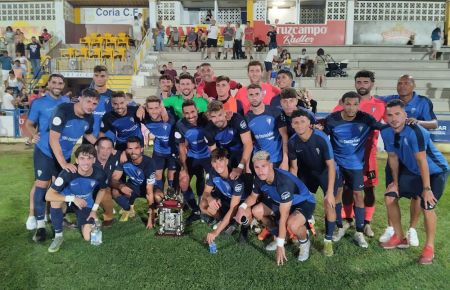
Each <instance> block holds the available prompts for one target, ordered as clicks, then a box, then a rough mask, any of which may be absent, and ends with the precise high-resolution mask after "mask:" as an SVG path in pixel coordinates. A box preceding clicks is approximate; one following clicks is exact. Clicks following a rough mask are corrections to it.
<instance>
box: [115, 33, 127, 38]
mask: <svg viewBox="0 0 450 290" xmlns="http://www.w3.org/2000/svg"><path fill="white" fill-rule="evenodd" d="M117 37H118V38H124V37H127V34H126V33H125V32H119V33H117Z"/></svg>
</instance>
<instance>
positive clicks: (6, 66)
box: [0, 51, 13, 88]
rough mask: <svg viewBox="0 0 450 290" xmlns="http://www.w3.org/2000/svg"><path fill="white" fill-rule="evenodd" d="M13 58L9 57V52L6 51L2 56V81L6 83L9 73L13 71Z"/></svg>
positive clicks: (0, 59) (0, 61) (0, 60)
mask: <svg viewBox="0 0 450 290" xmlns="http://www.w3.org/2000/svg"><path fill="white" fill-rule="evenodd" d="M12 63H13V61H12V58H11V57H10V56H9V55H8V51H4V52H3V55H2V56H0V64H1V65H2V80H3V82H4V83H5V88H6V80H7V79H8V75H9V72H10V71H11V70H12Z"/></svg>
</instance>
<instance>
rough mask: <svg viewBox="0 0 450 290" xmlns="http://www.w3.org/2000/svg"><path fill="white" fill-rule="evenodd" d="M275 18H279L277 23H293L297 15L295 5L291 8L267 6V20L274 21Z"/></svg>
mask: <svg viewBox="0 0 450 290" xmlns="http://www.w3.org/2000/svg"><path fill="white" fill-rule="evenodd" d="M275 19H279V20H280V22H279V24H286V23H295V22H296V21H297V16H296V15H295V7H293V8H277V9H274V8H269V9H268V20H269V21H270V23H272V24H273V23H275Z"/></svg>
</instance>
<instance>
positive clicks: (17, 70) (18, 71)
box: [8, 59, 26, 79]
mask: <svg viewBox="0 0 450 290" xmlns="http://www.w3.org/2000/svg"><path fill="white" fill-rule="evenodd" d="M12 70H13V71H14V74H15V75H16V78H18V79H24V78H25V74H26V71H25V69H24V68H23V67H22V65H21V64H20V60H18V59H16V60H15V61H14V65H13V67H12ZM8 74H9V73H8Z"/></svg>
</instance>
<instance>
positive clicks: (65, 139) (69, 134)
mask: <svg viewBox="0 0 450 290" xmlns="http://www.w3.org/2000/svg"><path fill="white" fill-rule="evenodd" d="M74 106H75V104H61V105H59V106H58V107H57V108H56V110H55V112H54V114H53V117H52V121H51V124H50V130H52V131H55V132H58V133H60V134H61V136H60V137H59V144H60V145H61V150H62V153H63V155H64V159H66V160H68V159H69V158H70V156H71V155H72V150H73V147H74V146H75V144H76V143H77V141H78V140H79V139H80V138H81V136H83V135H84V134H91V133H92V126H93V124H94V117H93V116H92V115H84V116H83V117H82V118H80V117H78V116H77V115H75V109H74ZM49 138H50V134H46V135H45V136H44V138H42V136H41V138H40V139H39V142H38V143H37V144H36V146H37V147H38V148H39V149H41V151H42V152H43V153H44V154H45V155H47V156H48V157H51V158H52V157H53V154H52V149H51V148H50V143H49Z"/></svg>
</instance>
